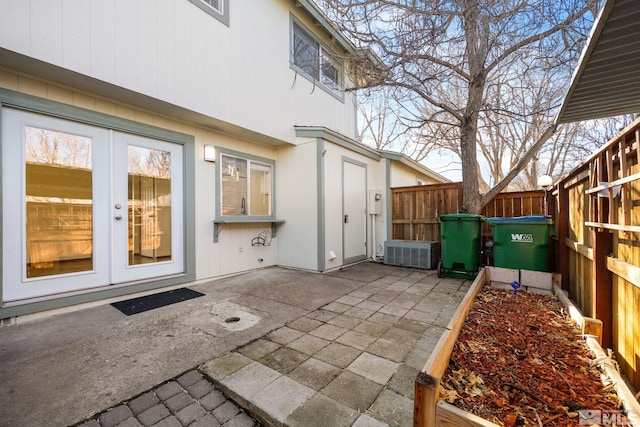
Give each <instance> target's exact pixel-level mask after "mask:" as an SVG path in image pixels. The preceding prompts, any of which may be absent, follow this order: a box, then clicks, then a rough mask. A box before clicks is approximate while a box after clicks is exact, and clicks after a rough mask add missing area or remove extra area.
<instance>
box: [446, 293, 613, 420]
mask: <svg viewBox="0 0 640 427" xmlns="http://www.w3.org/2000/svg"><path fill="white" fill-rule="evenodd" d="M579 333H580V331H579V330H578V329H577V328H576V326H575V324H574V323H573V322H572V321H571V320H570V319H568V318H567V317H566V316H565V313H564V310H563V307H562V304H561V303H560V302H559V301H558V300H557V299H556V298H555V297H553V296H551V295H538V294H533V293H530V292H524V291H518V292H516V293H514V292H512V291H506V290H499V289H495V288H492V287H485V289H483V291H482V292H481V293H480V294H479V295H478V297H477V298H476V301H475V303H474V305H473V308H472V309H471V311H470V312H469V315H468V316H467V318H466V320H465V323H464V326H463V327H462V330H461V332H460V335H459V337H458V340H457V342H456V344H455V346H454V349H453V352H452V354H451V359H450V362H449V367H448V369H447V371H446V373H445V375H444V377H443V379H442V382H441V385H442V387H441V392H440V399H441V400H445V401H447V402H449V403H452V404H453V405H455V406H457V407H459V408H461V409H463V410H465V411H467V412H470V413H473V414H476V415H478V416H480V417H482V418H484V419H487V420H490V421H492V422H494V423H496V424H499V425H506V426H515V425H532V426H540V425H544V426H554V427H557V426H571V425H579V417H578V412H577V411H579V410H583V409H584V410H598V409H599V410H617V409H619V406H620V405H619V400H618V398H617V395H616V394H615V391H613V390H612V387H605V386H603V384H602V381H601V379H600V371H599V370H598V368H597V367H596V366H594V364H593V363H592V359H593V355H592V353H591V351H590V350H589V349H588V347H587V345H586V343H585V342H584V340H582V339H581V338H580V337H579Z"/></svg>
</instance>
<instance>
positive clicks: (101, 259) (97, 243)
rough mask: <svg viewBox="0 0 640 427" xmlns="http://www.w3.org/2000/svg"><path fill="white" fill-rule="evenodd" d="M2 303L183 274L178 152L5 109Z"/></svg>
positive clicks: (139, 139)
mask: <svg viewBox="0 0 640 427" xmlns="http://www.w3.org/2000/svg"><path fill="white" fill-rule="evenodd" d="M2 170H3V179H2V212H3V223H2V227H3V242H2V250H3V266H4V267H3V273H2V278H3V281H2V287H3V288H2V298H3V300H4V301H16V300H23V299H29V298H35V297H44V296H48V295H55V294H60V293H68V292H75V291H82V290H85V289H90V288H95V287H101V286H106V285H111V284H116V283H124V282H132V281H140V280H146V279H150V278H154V277H159V276H165V275H168V274H174V273H181V272H183V270H184V268H183V265H184V260H183V252H184V251H183V247H184V242H183V237H182V233H183V227H182V224H183V203H182V179H183V171H182V146H181V145H179V144H173V143H169V142H164V141H158V140H154V139H150V138H144V137H139V136H135V135H130V134H126V133H121V132H114V131H111V130H109V129H105V128H102V127H98V126H93V125H88V124H82V123H76V122H72V121H67V120H62V119H58V118H54V117H50V116H46V115H41V114H35V113H30V112H25V111H22V110H13V109H10V108H4V109H3V110H2Z"/></svg>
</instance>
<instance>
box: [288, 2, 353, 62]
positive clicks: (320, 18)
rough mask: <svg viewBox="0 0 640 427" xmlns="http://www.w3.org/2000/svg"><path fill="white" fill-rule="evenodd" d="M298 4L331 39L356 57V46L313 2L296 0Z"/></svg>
mask: <svg viewBox="0 0 640 427" xmlns="http://www.w3.org/2000/svg"><path fill="white" fill-rule="evenodd" d="M296 4H298V5H300V6H302V8H303V9H304V10H305V11H306V12H307V13H308V14H309V15H311V17H312V18H313V19H315V20H316V22H318V23H319V24H320V25H321V26H322V28H323V29H324V30H325V31H326V32H328V33H329V35H330V36H331V37H333V38H334V39H335V40H336V41H337V42H338V43H340V46H342V48H343V49H344V50H345V51H347V52H349V53H350V54H351V55H356V54H357V53H358V50H357V49H356V48H355V46H354V45H353V44H352V43H351V42H350V41H349V40H348V39H347V38H346V37H345V36H344V35H343V34H342V33H341V32H339V31H338V30H337V29H336V27H335V26H334V25H333V24H332V23H331V22H330V21H329V18H327V17H326V15H325V14H324V13H323V12H322V11H321V10H320V9H319V8H318V6H316V5H315V4H314V2H313V1H309V0H296Z"/></svg>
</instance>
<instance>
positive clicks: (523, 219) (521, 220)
mask: <svg viewBox="0 0 640 427" xmlns="http://www.w3.org/2000/svg"><path fill="white" fill-rule="evenodd" d="M485 221H487V222H488V223H489V225H493V224H512V223H516V224H553V220H552V219H551V216H550V215H529V216H518V217H514V218H503V217H493V218H487V219H485Z"/></svg>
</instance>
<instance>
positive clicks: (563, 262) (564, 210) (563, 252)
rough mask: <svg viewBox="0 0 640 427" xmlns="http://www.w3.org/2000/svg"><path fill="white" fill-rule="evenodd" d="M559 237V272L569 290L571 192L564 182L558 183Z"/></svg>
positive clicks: (563, 284) (565, 287) (557, 228)
mask: <svg viewBox="0 0 640 427" xmlns="http://www.w3.org/2000/svg"><path fill="white" fill-rule="evenodd" d="M556 230H557V233H558V235H557V236H556V238H557V239H558V252H557V255H556V266H557V271H558V272H559V273H560V274H561V275H562V289H564V290H565V291H568V290H569V248H567V244H566V242H565V241H566V239H567V237H569V190H568V189H566V188H564V182H562V181H561V182H560V183H558V207H557V218H556Z"/></svg>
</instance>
